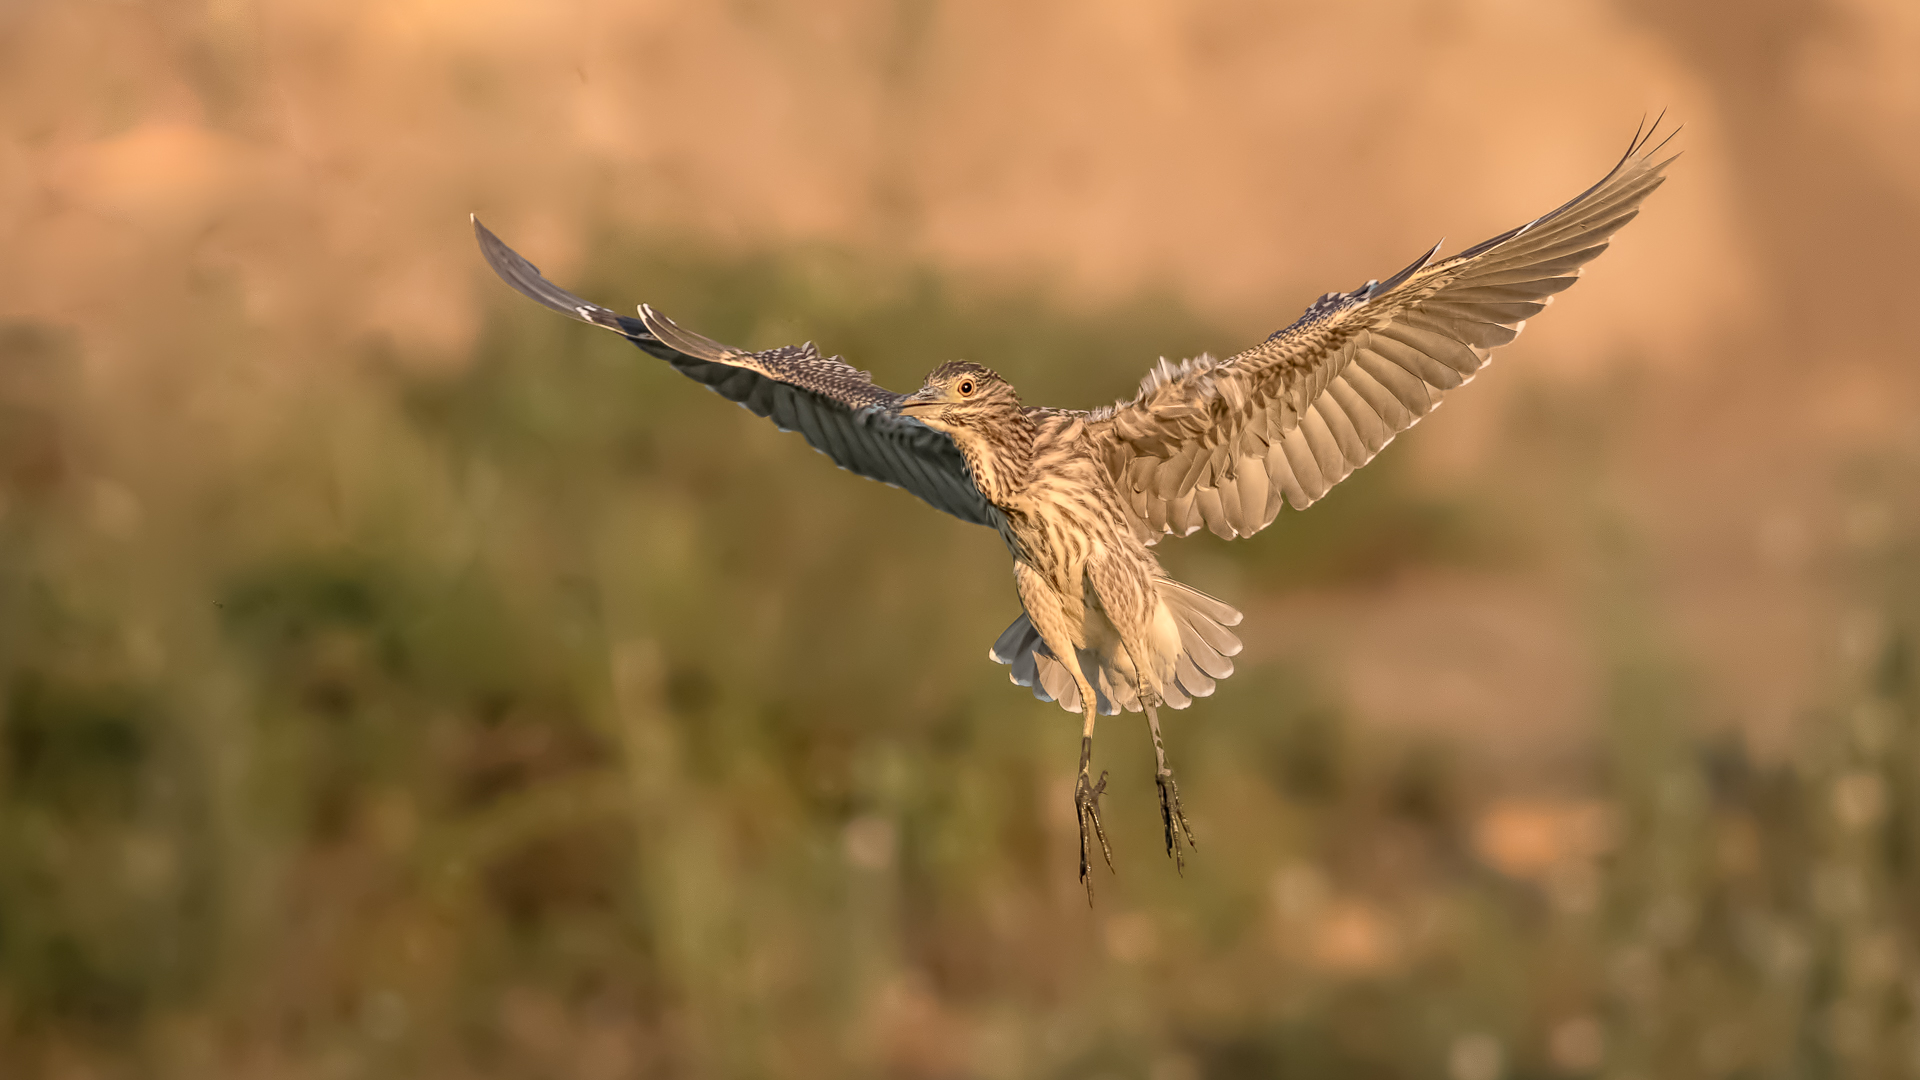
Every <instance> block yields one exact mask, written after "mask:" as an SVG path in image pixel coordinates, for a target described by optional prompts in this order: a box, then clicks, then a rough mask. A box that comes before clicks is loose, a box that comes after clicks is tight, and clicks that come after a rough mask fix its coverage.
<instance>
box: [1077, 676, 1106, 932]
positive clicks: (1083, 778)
mask: <svg viewBox="0 0 1920 1080" xmlns="http://www.w3.org/2000/svg"><path fill="white" fill-rule="evenodd" d="M1081 693H1082V695H1083V700H1085V701H1086V703H1087V718H1086V723H1085V725H1084V726H1082V727H1081V729H1080V778H1079V779H1078V780H1076V781H1075V782H1074V785H1073V812H1074V816H1075V817H1077V818H1079V820H1080V884H1082V885H1084V886H1086V889H1087V906H1088V907H1092V906H1093V878H1092V877H1091V876H1090V875H1091V873H1092V870H1093V862H1092V859H1091V858H1090V857H1089V852H1088V848H1089V847H1091V846H1092V841H1094V840H1098V841H1099V842H1100V853H1101V854H1102V855H1104V856H1105V857H1106V860H1107V870H1108V872H1112V870H1113V848H1111V847H1109V846H1107V831H1106V830H1105V829H1103V828H1101V827H1100V796H1101V794H1102V793H1103V792H1105V791H1106V790H1107V774H1106V773H1105V772H1102V773H1101V774H1100V780H1099V782H1098V783H1095V782H1094V780H1093V773H1092V767H1093V720H1094V716H1095V712H1094V704H1093V691H1092V689H1091V688H1086V689H1083V690H1082V691H1081Z"/></svg>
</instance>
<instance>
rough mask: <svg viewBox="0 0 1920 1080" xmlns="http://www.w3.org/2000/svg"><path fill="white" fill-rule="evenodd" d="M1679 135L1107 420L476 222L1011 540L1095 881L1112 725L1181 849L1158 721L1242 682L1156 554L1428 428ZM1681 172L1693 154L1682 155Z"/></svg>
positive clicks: (1028, 639) (736, 387)
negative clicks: (711, 315) (695, 323)
mask: <svg viewBox="0 0 1920 1080" xmlns="http://www.w3.org/2000/svg"><path fill="white" fill-rule="evenodd" d="M1659 126H1660V122H1659V120H1657V119H1656V120H1655V121H1654V123H1653V125H1652V126H1651V127H1645V128H1644V130H1643V131H1640V132H1636V133H1635V135H1634V138H1633V141H1632V143H1631V144H1630V145H1629V147H1628V149H1627V152H1626V154H1625V155H1624V156H1623V157H1622V158H1621V159H1620V162H1619V163H1618V164H1617V165H1615V166H1614V168H1613V170H1612V171H1611V172H1609V173H1607V175H1606V176H1605V177H1603V178H1602V179H1601V180H1600V182H1599V183H1597V184H1595V185H1593V186H1592V187H1591V188H1588V189H1587V190H1586V191H1584V192H1582V193H1581V194H1580V195H1578V196H1576V197H1575V198H1574V199H1573V200H1572V201H1570V202H1568V203H1566V204H1565V205H1563V206H1561V207H1560V208H1559V209H1557V210H1554V211H1552V212H1551V213H1548V214H1546V215H1544V216H1541V217H1538V218H1535V219H1534V220H1532V221H1530V222H1528V223H1526V224H1525V225H1522V226H1520V227H1519V228H1516V229H1512V230H1509V231H1507V232H1504V233H1501V234H1500V235H1499V236H1496V237H1493V238H1492V239H1490V240H1486V241H1483V242H1482V243H1479V244H1475V245H1474V246H1472V247H1470V248H1467V249H1466V250H1464V251H1462V252H1460V253H1459V254H1457V255H1454V256H1451V257H1449V258H1444V259H1443V258H1437V256H1438V255H1439V251H1440V249H1439V246H1438V245H1436V246H1435V247H1434V248H1433V249H1432V250H1430V251H1428V252H1427V253H1426V254H1424V255H1422V256H1420V257H1419V258H1418V259H1415V260H1414V261H1413V262H1412V263H1411V264H1410V265H1408V266H1407V267H1406V268H1404V269H1402V270H1401V271H1400V272H1399V273H1397V274H1394V275H1392V276H1391V277H1389V278H1387V279H1386V280H1384V281H1379V280H1376V281H1369V282H1367V283H1366V284H1365V285H1362V286H1361V287H1360V288H1358V289H1355V290H1354V291H1352V292H1346V293H1328V294H1327V295H1325V296H1322V297H1321V298H1320V299H1318V300H1316V301H1314V303H1313V304H1312V306H1310V307H1308V308H1307V311H1306V313H1305V314H1304V315H1302V316H1301V317H1300V318H1299V319H1298V320H1296V321H1295V322H1294V323H1293V324H1292V325H1291V326H1288V327H1287V328H1285V329H1283V330H1280V331H1278V332H1276V333H1275V334H1273V335H1272V336H1271V337H1268V338H1267V339H1266V340H1265V341H1262V342H1260V343H1259V344H1258V345H1255V346H1253V347H1252V348H1250V349H1246V350H1245V351H1242V352H1239V353H1236V354H1234V355H1233V356H1230V357H1227V358H1226V359H1224V360H1216V359H1214V358H1212V357H1209V356H1206V355H1202V356H1199V357H1197V358H1195V359H1190V360H1183V361H1181V362H1180V363H1179V364H1177V365H1176V364H1170V363H1168V362H1167V361H1166V360H1165V359H1162V360H1161V361H1160V363H1159V365H1158V366H1157V367H1155V368H1154V369H1153V370H1152V371H1150V372H1148V374H1147V376H1146V378H1145V379H1144V380H1143V381H1142V382H1141V384H1140V390H1139V392H1138V393H1137V394H1135V395H1134V396H1133V397H1132V398H1131V399H1128V400H1126V401H1121V402H1117V403H1115V404H1113V405H1106V406H1102V407H1100V408H1096V409H1090V410H1079V409H1055V408H1046V407H1037V406H1031V405H1024V404H1022V403H1021V401H1020V397H1019V395H1018V394H1017V393H1015V392H1014V388H1013V386H1012V385H1010V384H1009V383H1008V382H1007V381H1006V380H1005V379H1003V378H1001V377H1000V375H999V374H998V373H996V372H994V371H993V370H991V369H990V368H986V367H983V366H981V365H979V364H975V363H970V362H967V361H953V362H950V363H945V364H942V365H940V366H939V367H937V368H935V369H934V370H933V371H932V373H930V374H929V375H928V376H927V377H926V381H925V383H924V384H923V385H922V386H921V387H920V389H918V390H916V391H914V392H912V393H909V394H898V393H894V392H893V391H891V390H887V389H885V388H883V387H880V386H877V385H875V384H874V382H873V380H872V379H871V378H870V377H869V376H868V374H867V372H864V371H860V370H857V369H855V368H854V367H852V366H851V365H849V364H847V363H846V362H844V361H843V360H842V359H841V358H840V357H838V356H822V355H821V354H820V352H819V350H817V349H815V348H814V346H813V344H812V343H811V342H809V343H807V344H804V345H788V346H782V347H780V348H776V349H768V350H765V351H762V352H750V351H747V350H745V349H738V348H734V347H732V346H729V345H722V344H720V343H719V342H717V341H713V340H711V339H709V338H706V337H702V336H701V335H699V334H697V333H694V332H692V331H690V330H686V329H683V328H681V327H680V326H679V325H677V324H675V323H674V322H673V321H672V320H671V319H669V318H667V317H666V316H664V315H662V314H660V313H659V312H657V311H655V310H653V309H652V308H651V307H649V306H647V305H645V304H642V305H640V308H639V318H637V319H636V318H630V317H628V316H625V315H620V314H617V313H615V312H613V311H610V310H608V309H607V308H604V307H601V306H599V305H597V304H592V303H589V302H587V301H585V300H582V299H580V298H579V297H577V296H574V295H573V294H571V293H569V292H566V291H565V290H563V289H560V288H559V287H557V286H555V285H553V284H552V283H550V282H548V281H547V280H546V279H545V278H543V277H541V276H540V272H539V270H538V269H536V268H535V267H534V266H533V264H532V263H529V262H528V261H527V260H526V259H524V258H522V257H520V255H518V254H517V253H515V252H514V251H513V249H511V248H509V247H507V245H506V244H504V243H502V242H501V241H500V239H499V238H498V237H496V236H495V235H494V234H493V233H492V232H490V231H488V229H487V228H486V227H485V226H484V225H482V224H480V221H479V219H478V218H475V219H474V221H473V227H474V233H475V235H476V236H477V237H478V239H479V242H480V250H481V252H482V253H483V254H484V255H485V256H486V260H487V263H488V264H489V265H490V266H492V267H493V269H494V272H495V273H497V274H499V275H500V277H501V278H502V279H503V280H505V281H506V283H507V284H509V285H511V286H513V287H514V288H515V289H517V290H519V291H520V292H521V293H523V294H525V295H526V296H528V297H531V298H532V299H534V300H537V301H539V302H540V303H542V304H545V305H546V306H547V307H550V308H552V309H554V310H555V311H558V312H560V313H561V314H563V315H567V316H570V317H572V318H575V319H579V320H580V321H582V322H586V323H591V324H593V325H594V326H599V327H603V328H605V329H608V330H611V331H613V332H614V333H617V334H619V335H621V336H623V337H625V338H626V339H627V340H629V341H631V342H633V343H634V344H635V345H637V346H639V347H640V348H641V350H643V351H645V352H647V353H649V354H651V355H653V356H655V357H658V358H659V359H661V360H665V361H666V362H667V363H669V364H671V365H673V367H674V368H675V369H676V370H678V371H680V372H681V373H682V374H684V375H686V376H688V377H689V378H692V379H693V380H695V381H696V382H699V383H703V384H705V385H706V387H707V388H708V389H710V390H713V391H715V392H716V393H718V394H720V395H721V396H722V397H725V398H727V399H728V400H730V401H734V402H737V403H738V404H740V405H742V406H745V407H746V408H747V409H748V410H750V411H752V412H753V413H754V414H755V415H756V416H763V417H768V418H770V419H772V420H773V422H774V423H775V424H778V425H779V426H780V428H781V429H782V430H786V431H799V432H800V433H801V434H802V435H804V436H805V437H806V440H807V442H808V443H809V444H811V445H812V446H813V448H814V449H815V450H818V451H820V452H821V453H824V454H826V455H827V456H828V457H830V458H832V459H833V460H834V462H835V464H837V465H839V466H840V467H841V468H843V469H847V470H848V471H850V472H855V473H858V474H860V475H861V476H866V477H870V478H872V479H875V480H879V481H882V482H884V483H887V484H891V485H893V486H895V487H900V488H905V489H906V490H907V491H909V492H912V493H913V494H914V495H917V496H919V497H920V498H921V499H922V500H924V501H926V502H928V503H930V504H932V505H933V506H934V507H935V508H936V509H939V510H944V511H946V512H947V513H949V514H952V515H953V516H955V517H957V518H960V519H961V520H963V521H968V522H972V523H974V524H977V525H985V526H988V527H990V528H992V529H995V530H996V531H998V532H999V533H1000V536H1001V538H1002V539H1003V540H1004V541H1005V542H1006V545H1007V551H1008V552H1009V553H1010V554H1011V555H1012V556H1013V580H1014V585H1015V588H1016V590H1017V591H1018V593H1019V597H1020V606H1021V609H1022V610H1021V614H1020V617H1019V618H1017V619H1015V620H1014V621H1013V624H1012V625H1011V626H1009V627H1007V629H1006V631H1005V632H1004V633H1002V634H1001V635H1000V637H999V638H998V640H996V641H995V642H994V643H993V646H992V648H991V649H990V650H989V651H988V655H989V656H990V657H991V658H992V659H993V660H995V661H997V662H999V663H1002V664H1007V665H1010V666H1011V668H1012V672H1011V676H1010V677H1011V679H1012V681H1013V682H1014V683H1016V684H1018V685H1021V686H1027V687H1031V688H1032V690H1033V694H1034V696H1035V697H1038V698H1039V699H1040V700H1042V701H1054V702H1058V703H1059V705H1060V707H1061V708H1063V709H1066V710H1067V711H1069V712H1075V713H1079V714H1080V715H1081V718H1082V721H1081V724H1082V726H1081V733H1080V771H1079V776H1078V778H1077V780H1076V781H1075V784H1074V792H1073V802H1074V812H1075V815H1076V817H1077V819H1078V821H1079V827H1080V880H1081V882H1082V884H1083V885H1084V886H1085V887H1086V889H1087V899H1088V902H1089V903H1091V902H1092V899H1093V885H1092V880H1091V877H1090V873H1091V869H1092V863H1093V849H1094V847H1095V846H1096V845H1097V846H1098V848H1099V851H1100V853H1101V855H1102V856H1103V857H1104V859H1105V861H1106V863H1107V867H1108V869H1109V870H1111V869H1112V867H1113V851H1112V848H1111V847H1110V846H1109V845H1108V843H1107V838H1106V830H1105V829H1104V828H1103V827H1102V826H1101V822H1100V796H1101V795H1102V794H1103V793H1104V792H1105V790H1106V785H1107V774H1106V772H1105V771H1102V772H1101V774H1100V778H1099V779H1098V780H1097V781H1096V780H1095V779H1094V778H1093V775H1092V758H1093V729H1094V721H1095V718H1096V717H1098V716H1099V715H1102V714H1105V715H1114V714H1116V713H1118V712H1120V711H1121V710H1123V709H1124V710H1127V711H1130V712H1145V713H1146V717H1147V726H1148V729H1149V731H1150V732H1151V734H1152V736H1153V752H1154V782H1155V784H1156V786H1157V787H1158V789H1159V796H1160V817H1161V822H1162V825H1163V826H1164V830H1165V839H1166V847H1167V854H1168V855H1169V856H1171V857H1172V858H1173V859H1174V862H1175V866H1176V867H1177V868H1184V865H1185V859H1184V855H1183V853H1182V849H1183V848H1190V847H1192V846H1193V843H1194V837H1193V830H1192V829H1191V828H1190V827H1189V826H1188V824H1187V819H1186V814H1185V812H1184V811H1183V809H1182V808H1181V804H1180V789H1179V787H1178V785H1177V784H1175V782H1174V777H1173V770H1172V769H1171V768H1170V767H1168V765H1167V753H1166V747H1165V745H1164V744H1163V743H1162V741H1161V737H1160V718H1159V714H1158V711H1157V710H1158V708H1159V707H1160V706H1167V707H1170V708H1175V709H1184V708H1186V707H1187V706H1188V705H1190V704H1192V703H1193V699H1194V698H1196V697H1205V696H1207V695H1209V694H1211V693H1213V690H1214V687H1215V685H1216V684H1217V683H1218V681H1219V680H1221V679H1224V678H1226V677H1227V676H1229V675H1231V674H1232V673H1233V661H1232V660H1231V657H1233V656H1234V655H1235V654H1236V653H1238V652H1239V651H1240V641H1239V639H1238V638H1237V637H1235V636H1234V634H1233V632H1232V630H1231V629H1229V628H1230V627H1233V626H1235V625H1237V624H1238V623H1239V622H1240V613H1239V612H1238V611H1236V610H1234V609H1233V608H1232V607H1230V606H1228V605H1227V604H1225V603H1222V602H1221V601H1219V600H1216V599H1214V598H1213V597H1211V596H1208V595H1206V594H1205V593H1202V592H1200V591H1199V590H1197V589H1194V588H1192V587H1190V586H1187V585H1183V584H1181V583H1179V582H1177V581H1174V580H1173V579H1172V578H1170V577H1168V576H1167V574H1166V572H1165V571H1163V570H1162V569H1161V568H1160V563H1159V560H1157V559H1156V558H1155V557H1154V553H1153V545H1154V544H1155V543H1156V542H1157V541H1158V540H1159V539H1160V538H1161V537H1162V536H1163V535H1166V534H1169V533H1170V534H1172V535H1174V536H1186V535H1188V534H1189V533H1192V532H1194V531H1196V530H1198V529H1200V528H1201V527H1202V526H1204V527H1206V528H1208V529H1211V530H1212V531H1213V532H1214V533H1216V534H1217V535H1219V536H1221V537H1224V538H1226V539H1229V540H1231V539H1234V538H1237V537H1246V536H1252V535H1253V534H1254V533H1257V532H1259V531H1260V530H1261V529H1264V528H1266V527H1267V525H1268V524H1270V523H1271V522H1272V521H1273V519H1274V517H1275V515H1277V514H1278V513H1279V512H1280V508H1281V507H1282V506H1291V507H1293V508H1294V509H1295V510H1304V509H1306V508H1307V507H1308V506H1310V505H1312V504H1313V502H1314V501H1315V500H1317V499H1319V498H1320V497H1321V496H1323V495H1325V494H1326V493H1327V491H1328V489H1330V488H1332V487H1333V485H1335V484H1337V483H1339V482H1340V481H1341V480H1343V479H1345V478H1346V477H1347V475H1348V474H1349V473H1351V472H1353V470H1355V469H1357V468H1359V467H1360V466H1362V465H1365V464H1366V463H1367V462H1369V461H1371V460H1372V459H1373V456H1374V455H1375V454H1378V453H1379V452H1380V451H1381V450H1382V449H1383V448H1384V447H1385V446H1386V445H1387V444H1388V443H1389V442H1392V441H1393V437H1394V436H1395V435H1397V434H1399V433H1400V432H1402V431H1405V430H1406V429H1407V428H1409V427H1412V426H1413V425H1414V424H1415V423H1418V422H1419V420H1420V418H1421V417H1423V416H1425V415H1426V414H1427V413H1429V412H1431V411H1432V410H1433V409H1434V408H1435V407H1437V406H1438V405H1439V404H1440V400H1441V396H1442V395H1443V394H1444V393H1445V392H1446V391H1449V390H1452V389H1454V388H1455V387H1458V386H1460V385H1461V384H1462V383H1465V382H1466V381H1468V380H1469V379H1471V378H1473V376H1474V374H1475V373H1476V372H1478V371H1479V370H1480V368H1481V367H1482V366H1483V365H1485V364H1486V362H1487V357H1488V354H1489V352H1490V351H1491V350H1493V349H1494V348H1497V347H1499V346H1501V345H1505V344H1506V343H1507V342H1509V341H1512V340H1513V339H1514V336H1515V335H1517V334H1518V333H1519V332H1520V330H1521V328H1522V327H1523V326H1524V325H1525V324H1526V320H1527V319H1529V318H1531V317H1532V316H1534V315H1536V314H1538V313H1539V312H1540V311H1541V310H1542V309H1543V308H1545V307H1546V306H1547V305H1548V304H1549V303H1551V302H1552V299H1553V294H1555V293H1558V292H1560V291H1561V290H1563V289H1565V288H1567V287H1568V286H1569V285H1572V284H1573V282H1574V279H1575V278H1577V277H1579V276H1580V274H1581V273H1582V270H1581V267H1582V266H1583V265H1584V264H1586V263H1588V262H1590V261H1592V260H1593V259H1594V258H1595V257H1596V256H1598V255H1599V254H1600V253H1601V252H1602V251H1604V250H1606V247H1607V243H1608V238H1609V237H1611V236H1612V235H1613V234H1614V233H1615V232H1616V231H1618V230H1619V229H1620V227H1621V226H1623V225H1625V224H1626V223H1627V222H1628V221H1631V220H1632V219H1633V217H1634V216H1635V215H1636V214H1638V213H1639V208H1640V204H1641V202H1642V201H1643V200H1645V199H1646V197H1647V196H1648V195H1649V194H1651V193H1652V192H1653V190H1654V189H1655V188H1657V187H1659V186H1660V184H1661V182H1662V180H1663V177H1662V175H1661V174H1662V170H1664V169H1665V168H1666V166H1667V165H1668V164H1669V163H1670V162H1671V161H1672V160H1673V158H1672V157H1667V158H1664V159H1661V160H1657V161H1656V160H1655V158H1656V156H1657V155H1658V153H1659V151H1660V150H1661V148H1662V147H1664V146H1665V145H1666V143H1667V142H1668V141H1670V140H1671V138H1672V136H1671V135H1669V136H1667V138H1666V139H1663V140H1661V141H1660V142H1659V143H1655V142H1654V134H1655V132H1656V131H1657V130H1658V129H1659ZM1676 156H1677V155H1676Z"/></svg>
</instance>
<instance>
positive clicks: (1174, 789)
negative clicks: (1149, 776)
mask: <svg viewBox="0 0 1920 1080" xmlns="http://www.w3.org/2000/svg"><path fill="white" fill-rule="evenodd" d="M1153 782H1154V783H1155V784H1157V785H1159V787H1160V821H1161V823H1162V824H1164V825H1165V826H1166V827H1167V854H1168V855H1169V856H1170V857H1172V859H1173V868H1174V869H1175V870H1176V871H1178V872H1179V873H1180V874H1182V875H1184V874H1185V873H1186V872H1187V860H1186V858H1185V856H1184V855H1182V854H1181V851H1180V848H1181V846H1182V844H1184V845H1185V846H1186V847H1189V848H1195V849H1197V848H1198V847H1199V846H1200V845H1199V843H1198V842H1197V841H1195V840H1194V838H1193V826H1191V825H1189V824H1187V815H1186V813H1185V811H1183V810H1181V809H1180V785H1179V784H1176V783H1174V782H1173V773H1172V771H1167V772H1162V773H1157V774H1155V776H1154V778H1153Z"/></svg>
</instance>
